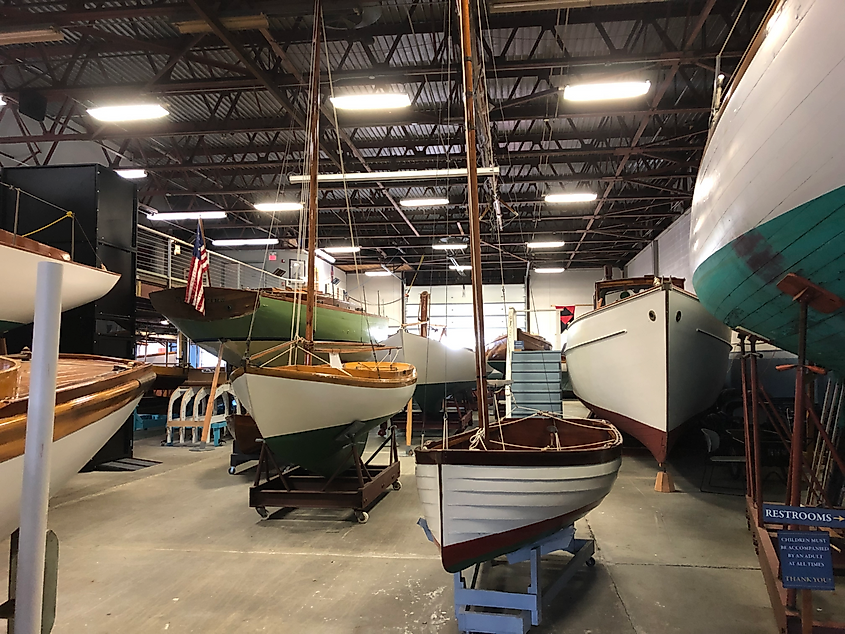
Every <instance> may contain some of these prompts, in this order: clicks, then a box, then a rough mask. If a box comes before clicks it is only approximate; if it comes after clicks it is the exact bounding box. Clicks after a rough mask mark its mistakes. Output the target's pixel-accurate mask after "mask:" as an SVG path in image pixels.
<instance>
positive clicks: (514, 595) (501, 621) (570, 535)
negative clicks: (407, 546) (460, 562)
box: [418, 519, 596, 634]
mask: <svg viewBox="0 0 845 634" xmlns="http://www.w3.org/2000/svg"><path fill="white" fill-rule="evenodd" d="M418 524H419V525H420V526H421V527H422V529H423V530H424V531H425V534H426V537H428V539H429V541H433V540H434V538H433V536H432V534H431V531H430V530H429V528H428V524H427V523H426V521H425V520H424V519H420V520H419V522H418ZM558 550H562V551H565V552H568V553H571V554H572V555H574V556H573V557H572V559H570V560H569V561H568V562H567V563H566V565H565V566H564V567H563V569H562V570H561V571H560V574H559V575H558V577H557V578H556V579H555V580H554V581H553V582H552V583H551V584H549V585H548V586H547V587H545V588H543V587H542V585H541V583H540V562H541V557H543V556H544V555H548V554H549V553H553V552H555V551H558ZM594 553H595V542H594V541H593V540H592V539H576V538H575V527H574V526H567V527H566V528H564V529H562V530H560V531H557V532H556V533H553V534H552V535H549V536H548V537H544V538H543V539H539V540H537V541H536V542H534V543H533V544H529V545H528V546H525V547H523V548H520V549H519V550H517V551H515V552H512V553H509V554H508V555H506V557H507V563H508V564H515V563H519V562H522V561H528V562H530V566H531V572H530V585H529V586H528V591H527V592H525V593H521V592H500V591H494V590H482V589H480V588H479V587H478V586H479V585H480V581H481V579H480V576H482V574H481V573H483V571H484V570H485V566H486V565H487V564H489V565H491V566H492V565H495V564H496V563H498V562H496V561H495V560H494V561H490V562H482V563H480V564H476V565H475V566H473V568H472V570H473V573H472V580H471V581H470V583H469V586H467V579H466V577H465V576H464V574H465V573H466V572H468V571H469V570H470V568H467V569H466V570H462V571H461V572H456V573H454V574H453V579H454V591H455V618H456V619H457V621H458V630H460V631H461V632H484V633H487V634H525V633H526V632H527V631H528V630H529V629H531V627H533V626H537V625H540V622H541V621H542V620H543V607H544V605H548V604H550V603H551V602H552V601H553V600H554V599H555V597H556V596H557V595H558V594H559V593H560V591H561V590H563V588H564V587H565V586H566V584H567V583H569V581H570V580H571V579H572V577H574V576H575V573H576V572H578V570H579V569H580V567H581V564H586V565H587V566H588V567H592V566H594V565H595V564H596V560H595V559H594V558H593V554H594ZM503 610H510V612H504V611H503Z"/></svg>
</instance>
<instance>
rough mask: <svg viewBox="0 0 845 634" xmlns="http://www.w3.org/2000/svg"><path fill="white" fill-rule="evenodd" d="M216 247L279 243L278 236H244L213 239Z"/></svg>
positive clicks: (212, 242)
mask: <svg viewBox="0 0 845 634" xmlns="http://www.w3.org/2000/svg"><path fill="white" fill-rule="evenodd" d="M211 244H213V245H214V246H216V247H252V246H266V245H270V244H279V239H278V238H244V239H240V240H212V241H211Z"/></svg>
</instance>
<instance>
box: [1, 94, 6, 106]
mask: <svg viewBox="0 0 845 634" xmlns="http://www.w3.org/2000/svg"><path fill="white" fill-rule="evenodd" d="M5 105H6V100H5V99H3V95H0V106H5Z"/></svg>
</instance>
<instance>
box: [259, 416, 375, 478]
mask: <svg viewBox="0 0 845 634" xmlns="http://www.w3.org/2000/svg"><path fill="white" fill-rule="evenodd" d="M386 420H387V419H386V418H377V419H375V420H370V421H365V422H364V423H363V425H362V427H361V429H360V430H359V431H358V433H357V434H355V436H354V439H353V442H354V444H355V451H356V452H357V454H358V455H359V456H362V455H363V452H364V448H365V446H366V444H367V436H368V435H369V433H370V431H372V429H373V428H375V427H377V426H378V425H380V424H381V423H383V422H384V421H386ZM347 427H348V425H340V426H338V427H327V428H324V429H315V430H313V431H308V432H302V433H299V434H286V435H284V436H273V437H272V438H265V439H264V442H266V443H267V446H268V447H269V448H270V449H271V450H272V451H273V453H274V454H275V455H276V456H278V457H279V458H281V459H282V460H284V461H286V462H288V463H290V464H297V465H299V466H301V467H302V468H303V469H305V470H307V471H310V472H311V473H316V474H318V475H321V476H324V477H326V478H330V477H331V476H333V475H334V474H335V473H338V472H340V471H345V470H346V469H351V468H352V467H354V466H355V463H354V462H353V460H352V443H350V442H349V441H348V439H346V438H343V437H341V438H338V436H341V434H343V432H344V430H345V429H346V428H347Z"/></svg>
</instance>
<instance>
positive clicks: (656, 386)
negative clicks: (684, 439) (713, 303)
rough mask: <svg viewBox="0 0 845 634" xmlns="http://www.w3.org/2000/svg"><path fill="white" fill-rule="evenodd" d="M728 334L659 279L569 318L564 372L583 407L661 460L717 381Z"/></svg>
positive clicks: (709, 400) (713, 393)
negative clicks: (655, 283) (653, 284)
mask: <svg viewBox="0 0 845 634" xmlns="http://www.w3.org/2000/svg"><path fill="white" fill-rule="evenodd" d="M730 338H731V332H730V329H729V328H728V327H726V326H725V325H724V324H722V323H721V322H720V321H718V320H717V319H715V318H714V317H713V316H712V315H710V314H709V313H708V312H707V311H706V310H705V309H704V307H703V306H701V304H700V303H699V302H698V300H697V299H696V298H695V296H693V295H691V294H689V293H686V292H684V291H682V290H679V289H677V288H675V287H673V286H669V285H667V286H665V287H657V288H654V289H650V290H647V291H642V292H640V293H639V294H636V295H633V296H631V297H629V298H627V299H624V300H620V301H619V302H616V303H615V304H611V305H609V306H606V307H604V308H601V309H598V310H595V311H593V312H591V313H587V314H586V315H583V316H581V317H579V318H578V319H576V320H574V321H573V322H572V323H571V324H570V325H569V329H568V336H567V347H566V362H567V370H568V373H569V378H570V379H571V381H572V389H573V391H574V392H575V395H576V396H577V397H578V398H579V399H580V400H581V401H582V402H583V403H584V404H585V405H586V406H587V407H589V408H590V409H591V410H592V411H593V412H594V413H595V414H597V415H598V416H600V417H602V418H606V419H607V420H609V421H610V422H612V423H613V424H614V425H616V426H617V427H619V428H620V429H621V430H622V431H624V432H626V433H629V434H631V435H632V436H634V437H635V438H637V439H638V440H639V441H640V442H642V443H643V444H644V445H645V446H646V447H647V448H648V450H649V451H650V452H651V453H652V455H654V457H655V459H656V460H657V461H658V462H660V463H662V462H664V461H665V460H666V456H667V454H668V453H669V451H670V449H671V447H672V444H673V443H674V441H675V440H676V439H677V437H678V435H679V433H680V429H681V427H682V426H683V425H684V423H686V422H687V421H689V420H691V419H692V418H694V417H695V416H696V415H698V414H700V413H702V412H703V411H705V410H707V409H708V408H709V407H710V406H712V405H713V403H714V402H715V400H716V398H717V397H718V395H719V392H720V391H721V390H722V388H723V387H724V384H725V377H726V374H727V370H728V365H729V362H730V359H729V353H730V350H731V345H730Z"/></svg>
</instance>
